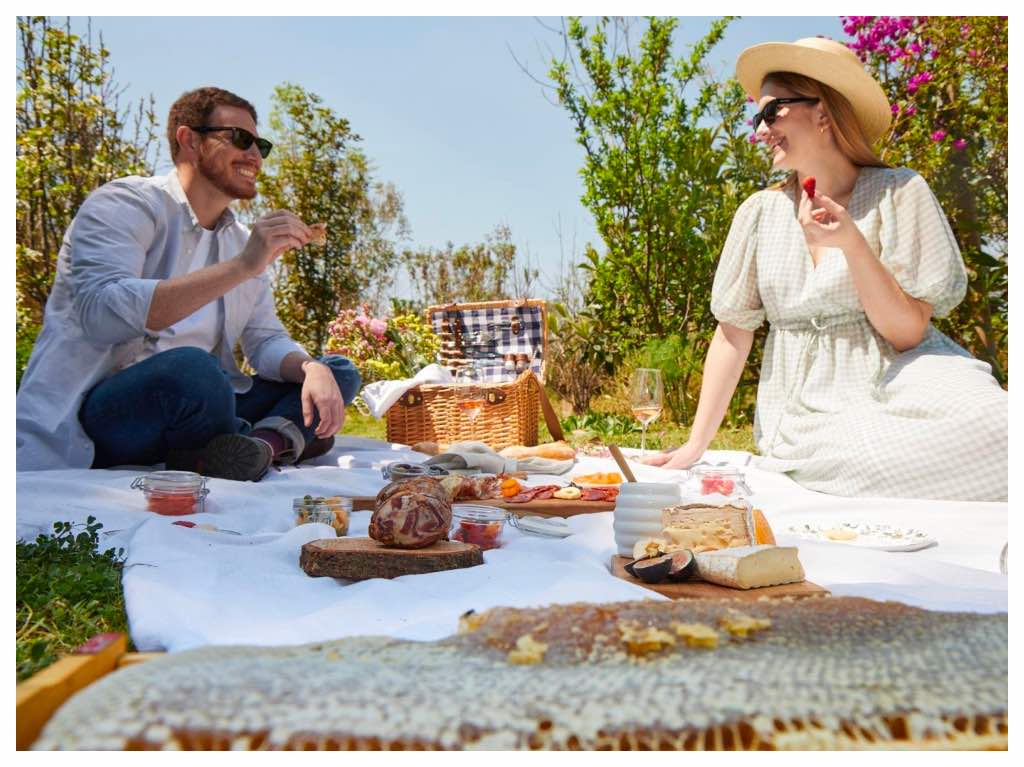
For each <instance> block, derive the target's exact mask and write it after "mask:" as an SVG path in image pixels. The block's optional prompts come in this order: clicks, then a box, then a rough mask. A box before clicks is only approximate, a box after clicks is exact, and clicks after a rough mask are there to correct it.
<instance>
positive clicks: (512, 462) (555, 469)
mask: <svg viewBox="0 0 1024 767" xmlns="http://www.w3.org/2000/svg"><path fill="white" fill-rule="evenodd" d="M424 463H427V464H429V465H431V466H439V467H440V468H442V469H448V471H452V470H455V471H459V470H462V469H474V470H476V471H478V472H481V473H484V474H500V473H502V472H512V471H525V472H527V473H529V474H565V473H566V472H567V471H569V469H571V468H572V467H573V465H574V464H575V461H573V460H571V459H569V460H565V461H556V460H553V459H550V458H537V457H531V458H518V459H517V458H505V457H504V456H501V455H498V454H497V453H496V452H494V450H492V449H491V448H490V447H489V446H487V445H485V444H484V443H483V442H456V443H455V444H454V445H452V446H451V447H449V448H448V450H446V451H445V452H444V453H441V454H440V455H435V456H433V457H432V458H428V459H427V460H426V461H424Z"/></svg>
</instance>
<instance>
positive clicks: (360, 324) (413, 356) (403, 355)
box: [326, 306, 441, 383]
mask: <svg viewBox="0 0 1024 767" xmlns="http://www.w3.org/2000/svg"><path fill="white" fill-rule="evenodd" d="M327 331H328V340H327V349H326V351H327V353H329V354H342V355H344V356H346V357H348V358H349V359H350V360H352V362H353V364H355V366H356V367H357V368H358V369H359V372H360V374H361V375H362V377H363V383H371V382H373V381H389V380H395V379H401V378H411V377H412V376H414V375H416V373H418V372H419V371H420V370H421V369H422V368H424V367H426V366H427V365H429V364H431V363H432V362H435V361H436V359H437V353H438V352H439V351H440V350H441V340H440V339H439V338H438V337H437V336H436V335H435V334H434V331H433V330H432V329H431V328H430V326H429V325H427V323H426V321H425V320H424V319H423V318H422V317H419V316H418V315H415V314H400V315H397V316H395V317H373V316H371V314H370V310H369V307H366V306H363V307H360V308H359V309H343V310H342V311H341V312H340V313H339V314H338V316H337V318H336V319H335V320H334V322H332V323H331V324H330V325H329V326H328V328H327Z"/></svg>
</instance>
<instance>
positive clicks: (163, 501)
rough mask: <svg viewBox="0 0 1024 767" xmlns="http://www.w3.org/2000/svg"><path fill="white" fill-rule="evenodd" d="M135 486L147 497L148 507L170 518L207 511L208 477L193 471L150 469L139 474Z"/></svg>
mask: <svg viewBox="0 0 1024 767" xmlns="http://www.w3.org/2000/svg"><path fill="white" fill-rule="evenodd" d="M132 487H133V488H135V489H137V490H141V491H142V494H143V495H144V496H145V497H146V510H147V511H152V512H153V513H154V514H163V515H165V516H168V517H180V516H182V515H184V514H197V513H201V512H203V511H204V510H205V507H206V496H207V494H208V493H209V492H210V491H209V489H208V488H207V487H206V477H204V476H203V475H201V474H196V473H195V472H194V471H151V472H150V473H149V474H145V475H143V476H141V477H136V478H135V480H134V481H133V482H132Z"/></svg>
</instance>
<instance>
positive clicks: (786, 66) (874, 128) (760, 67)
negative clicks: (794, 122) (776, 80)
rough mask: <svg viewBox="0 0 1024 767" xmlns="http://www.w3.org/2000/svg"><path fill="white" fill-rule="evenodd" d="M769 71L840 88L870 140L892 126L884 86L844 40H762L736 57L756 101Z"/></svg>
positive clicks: (742, 81) (738, 72)
mask: <svg viewBox="0 0 1024 767" xmlns="http://www.w3.org/2000/svg"><path fill="white" fill-rule="evenodd" d="M769 72H796V73H797V74H800V75H804V76H805V77H810V78H813V79H815V80H817V81H818V82H822V83H825V84H826V85H828V86H831V87H832V88H834V89H835V90H837V91H839V92H840V93H841V94H843V95H844V96H845V97H846V98H847V100H848V101H849V102H850V104H851V105H852V106H853V111H854V112H856V114H857V119H858V121H859V122H860V125H861V128H863V129H864V134H865V135H866V136H867V139H868V142H869V143H874V142H875V141H876V140H878V139H879V138H881V137H882V136H883V135H884V134H885V132H886V131H887V130H888V129H889V123H890V122H891V121H892V111H891V109H890V107H889V100H888V99H887V98H886V97H885V93H884V92H883V91H882V86H880V85H879V84H878V83H877V82H876V81H875V79H874V78H873V77H872V76H871V75H869V74H868V73H867V72H866V71H864V66H863V65H862V64H861V63H860V60H859V59H858V58H857V56H856V54H854V52H853V51H851V50H850V49H849V48H847V47H846V46H845V45H843V44H842V43H837V42H836V41H835V40H828V39H825V38H823V37H805V38H803V39H802V40H797V41H796V42H795V43H762V44H761V45H753V46H751V47H750V48H747V49H746V50H745V51H743V52H742V53H741V54H740V57H739V58H738V59H737V60H736V79H737V80H739V81H740V85H742V86H743V90H745V91H746V92H747V95H748V96H750V97H751V98H752V99H754V100H755V101H757V100H758V99H759V98H760V96H761V83H762V82H763V81H764V78H765V76H766V75H767V74H768V73H769Z"/></svg>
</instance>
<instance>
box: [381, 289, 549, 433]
mask: <svg viewBox="0 0 1024 767" xmlns="http://www.w3.org/2000/svg"><path fill="white" fill-rule="evenodd" d="M426 314H427V322H428V323H429V324H430V326H431V327H432V328H433V330H434V332H435V333H436V334H437V335H438V337H439V338H440V339H441V353H440V363H441V364H442V365H444V366H445V367H447V368H448V369H449V370H450V371H451V372H453V373H455V372H457V371H458V370H459V369H461V368H464V367H466V366H468V365H470V364H471V363H472V362H474V361H476V363H477V364H478V366H479V370H480V371H481V373H482V378H483V380H484V382H485V383H486V390H485V391H486V395H485V405H484V409H483V412H481V413H480V415H479V416H478V417H477V418H476V420H475V421H470V420H469V419H467V418H466V417H465V415H463V414H461V413H460V412H459V410H458V407H457V394H456V392H457V389H458V387H457V386H456V385H450V384H423V385H420V386H417V387H415V388H413V389H410V390H409V391H407V392H406V393H405V394H404V395H402V398H401V399H400V400H399V401H398V402H397V403H396V404H394V405H392V406H391V408H390V409H389V410H388V411H387V437H388V441H389V442H396V443H401V444H404V445H415V444H417V443H418V442H437V443H439V444H440V443H444V444H451V443H453V442H463V441H478V442H485V443H487V444H488V445H490V447H491V448H493V449H494V450H501V449H503V448H506V447H508V446H509V445H536V444H537V432H538V425H539V424H538V412H539V411H540V410H543V412H544V420H545V423H547V425H548V430H549V431H550V432H551V434H552V436H553V437H554V438H555V439H561V438H562V432H561V426H560V425H559V422H558V418H557V416H556V415H555V412H554V410H553V409H552V407H551V403H550V402H549V401H548V398H547V395H546V394H545V392H544V386H543V381H544V370H545V364H546V358H547V308H546V304H545V302H544V301H541V300H536V299H521V300H517V301H488V302H480V303H462V304H448V305H446V306H431V307H430V308H428V309H427V312H426ZM509 355H516V356H517V357H518V359H519V362H520V366H521V367H522V366H523V364H524V363H525V364H526V365H527V367H526V369H525V370H522V371H520V372H519V373H518V375H516V377H515V379H514V380H511V381H508V380H506V381H504V382H500V381H497V379H499V378H501V377H505V378H507V377H508V376H509V371H508V370H507V369H506V361H507V358H508V357H509ZM481 363H482V364H481Z"/></svg>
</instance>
